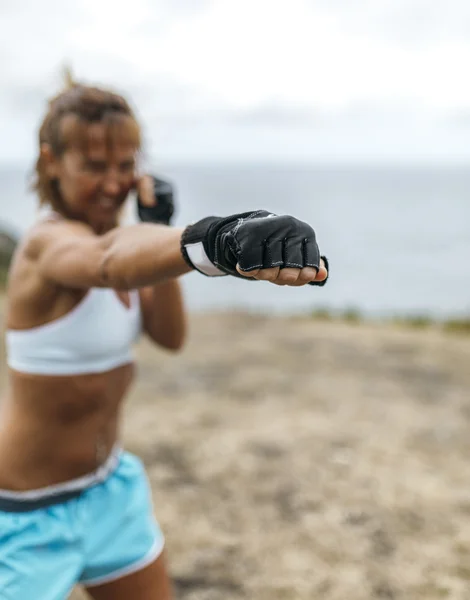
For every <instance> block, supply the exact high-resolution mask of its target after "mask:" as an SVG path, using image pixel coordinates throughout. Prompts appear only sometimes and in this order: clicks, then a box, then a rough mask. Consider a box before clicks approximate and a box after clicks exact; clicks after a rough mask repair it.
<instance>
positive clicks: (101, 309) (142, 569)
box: [0, 85, 327, 600]
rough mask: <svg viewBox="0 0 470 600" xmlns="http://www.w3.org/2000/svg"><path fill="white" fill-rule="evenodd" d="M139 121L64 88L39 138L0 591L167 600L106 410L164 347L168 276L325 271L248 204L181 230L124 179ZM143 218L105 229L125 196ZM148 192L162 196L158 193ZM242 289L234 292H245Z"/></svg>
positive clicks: (170, 308) (1, 513) (143, 499)
mask: <svg viewBox="0 0 470 600" xmlns="http://www.w3.org/2000/svg"><path fill="white" fill-rule="evenodd" d="M140 138H141V136H140V129H139V126H138V124H137V121H136V119H135V117H134V115H133V113H132V111H131V109H130V107H129V105H128V104H127V102H126V101H125V100H124V98H122V97H120V96H118V95H116V94H113V93H111V92H108V91H105V90H101V89H96V88H91V87H86V86H80V85H73V86H72V87H71V88H70V89H68V90H66V91H65V92H63V93H62V94H60V95H59V96H57V97H56V98H55V99H54V100H53V101H52V102H51V103H50V105H49V110H48V112H47V114H46V117H45V119H44V121H43V123H42V125H41V128H40V132H39V157H38V160H37V166H36V172H37V183H36V189H37V192H38V195H39V200H40V203H41V205H42V208H43V210H42V211H41V212H42V214H41V216H40V218H39V219H38V222H37V223H36V224H35V225H34V226H33V227H32V229H31V230H30V231H29V232H28V234H27V235H26V236H25V238H24V240H23V241H22V243H21V245H20V247H19V248H18V250H17V252H16V255H15V257H14V260H13V262H12V266H11V270H10V275H9V285H8V292H7V293H8V310H7V315H6V327H7V332H6V347H7V362H8V367H9V389H8V393H7V395H6V398H5V399H4V402H3V406H2V412H1V415H0V597H1V598H2V599H8V600H24V599H25V598H35V599H36V600H42V599H44V600H63V599H64V598H67V596H68V594H69V593H70V591H71V589H72V588H73V586H74V585H75V584H76V583H81V584H83V585H84V586H85V588H86V589H87V591H88V593H89V594H90V595H91V597H92V598H94V599H96V600H111V599H112V600H131V599H132V600H156V599H159V600H168V599H169V598H170V597H171V592H170V585H169V581H168V576H167V573H166V569H165V564H164V556H163V546H164V542H163V535H162V533H161V531H160V528H159V526H158V524H157V522H156V521H155V519H154V518H153V516H152V507H151V500H150V491H149V486H148V483H147V480H146V476H145V473H144V470H143V467H142V464H141V462H140V461H139V460H138V459H137V458H136V457H135V456H133V455H131V454H129V453H127V452H124V451H122V450H121V448H120V445H119V416H120V412H121V405H122V402H123V399H124V397H125V396H126V393H127V391H128V389H129V386H130V384H131V382H132V377H133V359H132V352H131V346H132V344H133V342H134V341H135V339H136V338H137V336H138V334H139V332H140V331H141V329H143V330H144V331H145V332H146V333H147V334H148V335H149V336H150V338H151V339H152V340H153V341H154V342H155V343H156V344H158V345H160V346H163V347H165V348H169V349H173V350H176V349H178V348H180V347H181V344H182V343H183V340H184V335H185V318H184V311H183V305H182V299H181V293H180V289H179V285H178V283H177V281H176V278H177V277H179V276H180V275H183V274H185V273H187V272H189V271H191V270H192V269H197V270H199V271H200V272H202V273H204V274H206V275H209V276H218V275H234V276H238V277H252V278H255V279H262V280H263V279H264V280H267V281H270V282H272V283H275V284H279V285H286V284H287V285H294V286H295V285H297V286H298V285H305V284H308V283H313V284H315V285H323V283H325V281H326V278H327V270H326V268H325V265H324V263H321V262H320V255H319V252H318V246H317V245H316V241H315V235H314V232H313V230H312V229H311V227H310V226H309V225H307V224H305V223H302V222H300V221H297V220H296V219H294V218H293V217H285V216H284V217H278V216H275V215H271V214H269V213H266V212H265V211H256V212H253V213H249V214H248V213H247V214H244V215H232V216H230V217H227V218H224V219H222V218H218V217H208V218H206V219H203V220H201V221H199V222H198V223H196V224H194V225H191V226H188V227H186V228H185V229H184V230H183V229H176V228H172V227H167V226H165V225H162V224H159V223H162V222H168V219H169V215H170V213H171V202H169V201H168V198H167V199H166V200H161V202H158V200H157V202H156V203H155V199H154V197H153V190H152V186H151V185H149V178H148V177H147V178H142V179H138V178H137V177H136V170H137V166H138V165H137V163H136V160H137V157H138V153H139V150H140ZM134 188H137V190H138V191H139V197H140V200H139V215H140V216H141V218H142V219H143V220H145V221H147V223H141V224H138V225H132V226H128V227H118V220H119V214H120V211H121V209H122V207H123V205H124V202H125V200H126V198H127V196H128V194H129V192H130V191H131V190H132V189H134ZM162 198H163V195H162ZM248 288H250V286H249V285H247V292H248V293H249V289H248Z"/></svg>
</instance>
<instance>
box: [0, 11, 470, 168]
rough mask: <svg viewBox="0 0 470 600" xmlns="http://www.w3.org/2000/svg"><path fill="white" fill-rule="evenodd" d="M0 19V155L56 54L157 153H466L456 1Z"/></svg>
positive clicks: (467, 104) (40, 92) (469, 49)
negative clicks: (117, 103) (104, 90)
mask: <svg viewBox="0 0 470 600" xmlns="http://www.w3.org/2000/svg"><path fill="white" fill-rule="evenodd" d="M0 28H1V29H0V65H1V66H0V69H1V70H0V75H1V77H0V130H1V132H2V135H1V136H0V162H10V163H18V162H24V161H30V160H31V159H32V157H33V156H34V152H35V135H36V131H37V127H38V123H39V120H40V118H41V116H42V114H43V111H44V108H45V101H46V98H47V97H48V96H50V95H51V94H53V93H55V92H56V91H57V90H58V89H59V87H60V69H61V66H62V65H63V64H64V63H68V64H70V65H71V66H72V68H73V70H74V72H75V75H76V77H77V78H79V79H82V80H84V81H86V82H91V83H95V84H96V83H97V84H105V85H107V86H112V87H114V88H116V89H118V90H119V91H122V92H124V93H126V94H127V95H128V97H129V98H130V100H131V101H132V103H133V104H134V106H135V107H136V109H137V112H138V114H139V117H140V119H141V121H142V123H143V125H144V127H145V132H146V138H147V140H148V150H149V154H150V155H151V157H152V158H153V159H154V160H156V161H168V162H171V161H186V160H215V159H218V160H283V161H284V160H327V161H329V160H333V159H334V160H360V161H370V160H394V161H400V162H406V161H423V160H434V161H446V162H452V161H466V160H470V83H469V79H468V65H469V64H470V2H469V1H468V0H446V1H445V2H444V1H443V0H439V1H438V0H354V1H353V0H132V1H131V2H129V1H126V2H123V1H121V0H42V1H41V2H38V1H37V0H0Z"/></svg>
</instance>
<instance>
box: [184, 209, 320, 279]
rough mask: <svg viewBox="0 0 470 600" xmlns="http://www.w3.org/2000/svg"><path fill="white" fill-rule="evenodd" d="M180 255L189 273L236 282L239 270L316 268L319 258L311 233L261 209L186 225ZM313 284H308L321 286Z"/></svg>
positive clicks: (297, 223) (302, 225)
mask: <svg viewBox="0 0 470 600" xmlns="http://www.w3.org/2000/svg"><path fill="white" fill-rule="evenodd" d="M181 251H182V254H183V257H184V258H185V260H186V262H187V263H188V264H189V265H190V266H191V267H192V268H194V269H196V270H198V271H199V272H201V273H203V274H204V275H208V276H210V277H217V276H222V275H233V276H235V277H241V278H243V279H244V277H243V276H242V275H240V274H239V273H238V271H237V269H236V266H237V264H239V266H240V268H241V269H242V270H243V271H246V272H248V273H249V272H250V271H254V270H256V269H268V268H271V267H280V268H281V269H284V268H288V267H293V268H296V269H301V268H303V267H313V268H315V269H317V270H318V269H319V267H320V259H321V258H323V260H324V261H325V264H326V265H327V264H328V261H327V260H326V259H325V257H323V256H320V251H319V249H318V245H317V242H316V237H315V232H314V230H313V229H312V227H311V226H310V225H308V224H307V223H304V222H303V221H299V220H298V219H296V218H294V217H291V216H288V215H282V216H277V215H273V214H271V213H269V212H267V211H265V210H259V211H256V212H247V213H240V214H237V215H231V216H230V217H227V218H220V217H206V218H205V219H202V220H201V221H198V222H197V223H194V224H193V225H189V226H188V227H186V229H185V230H184V232H183V235H182V238H181ZM325 283H326V280H325V281H322V282H312V284H313V285H325Z"/></svg>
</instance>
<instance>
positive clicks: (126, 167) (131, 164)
mask: <svg viewBox="0 0 470 600" xmlns="http://www.w3.org/2000/svg"><path fill="white" fill-rule="evenodd" d="M134 169H135V161H133V160H126V161H124V162H122V163H121V164H120V165H119V170H120V171H121V173H131V172H132V171H134Z"/></svg>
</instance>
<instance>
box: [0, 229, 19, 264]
mask: <svg viewBox="0 0 470 600" xmlns="http://www.w3.org/2000/svg"><path fill="white" fill-rule="evenodd" d="M17 244H18V238H17V237H16V236H15V235H14V234H13V233H12V232H9V231H7V230H6V229H5V228H3V227H2V226H0V268H4V269H5V268H7V267H8V265H9V264H10V261H11V257H12V256H13V252H14V251H15V248H16V246H17Z"/></svg>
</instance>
